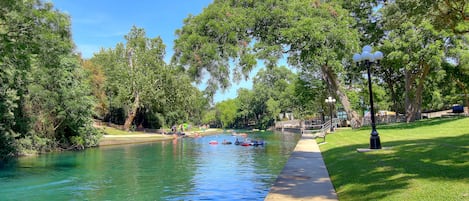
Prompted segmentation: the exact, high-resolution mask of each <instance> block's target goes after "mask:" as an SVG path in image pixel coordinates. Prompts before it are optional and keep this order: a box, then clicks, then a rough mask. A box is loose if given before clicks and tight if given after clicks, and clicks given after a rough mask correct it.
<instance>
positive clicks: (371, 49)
mask: <svg viewBox="0 0 469 201" xmlns="http://www.w3.org/2000/svg"><path fill="white" fill-rule="evenodd" d="M371 51H373V48H372V47H371V46H370V45H365V47H363V52H371Z"/></svg>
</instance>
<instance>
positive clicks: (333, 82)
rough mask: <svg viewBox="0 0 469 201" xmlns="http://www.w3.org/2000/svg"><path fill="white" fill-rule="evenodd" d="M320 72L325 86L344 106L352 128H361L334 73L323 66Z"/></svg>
mask: <svg viewBox="0 0 469 201" xmlns="http://www.w3.org/2000/svg"><path fill="white" fill-rule="evenodd" d="M321 71H322V75H323V79H324V81H325V82H326V83H327V86H328V87H329V89H330V90H331V91H333V92H334V93H335V95H336V96H337V97H338V99H339V100H340V102H341V103H342V106H344V110H345V112H346V113H347V118H348V119H350V123H351V125H352V128H359V127H361V125H362V123H361V121H360V117H359V116H358V114H357V112H356V111H355V110H353V109H352V106H351V104H350V101H349V99H348V96H347V94H345V93H344V91H343V87H341V84H340V82H339V81H338V80H337V77H336V75H335V73H334V72H332V70H331V69H330V68H329V67H328V66H327V65H323V66H322V67H321Z"/></svg>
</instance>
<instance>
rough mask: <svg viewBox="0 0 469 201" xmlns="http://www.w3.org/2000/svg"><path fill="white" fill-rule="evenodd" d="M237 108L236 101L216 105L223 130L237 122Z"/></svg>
mask: <svg viewBox="0 0 469 201" xmlns="http://www.w3.org/2000/svg"><path fill="white" fill-rule="evenodd" d="M236 106H237V104H236V100H235V99H229V100H225V101H222V102H220V103H217V104H216V105H215V108H216V111H217V113H216V116H217V117H218V118H217V119H219V120H220V122H221V125H222V127H223V128H228V127H230V126H231V125H232V124H233V123H234V122H235V119H236V112H237V111H238V108H237V107H236Z"/></svg>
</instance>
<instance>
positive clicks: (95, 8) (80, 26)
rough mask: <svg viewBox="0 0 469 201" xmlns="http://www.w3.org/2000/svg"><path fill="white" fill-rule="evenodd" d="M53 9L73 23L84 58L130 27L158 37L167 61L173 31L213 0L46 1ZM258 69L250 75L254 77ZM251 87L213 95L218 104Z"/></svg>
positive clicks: (110, 44)
mask: <svg viewBox="0 0 469 201" xmlns="http://www.w3.org/2000/svg"><path fill="white" fill-rule="evenodd" d="M49 1H50V2H52V3H53V4H54V6H55V8H56V9H58V10H60V11H62V12H65V13H67V14H68V15H70V17H71V21H72V37H73V40H74V42H75V44H76V46H77V50H78V51H79V52H81V54H82V56H83V57H84V58H91V57H92V56H93V53H94V52H97V51H99V49H100V48H102V47H103V48H114V47H115V45H116V44H117V43H119V42H125V40H124V35H126V34H127V33H128V32H129V31H130V28H131V27H132V26H133V25H135V26H137V27H140V28H144V29H145V31H146V33H147V37H150V38H153V37H157V36H160V37H161V38H162V39H163V42H164V43H165V45H166V61H169V59H170V57H171V56H172V54H173V50H172V48H173V41H174V39H175V38H176V36H175V31H176V30H177V29H180V28H181V27H182V25H183V20H184V19H185V18H186V17H187V16H189V14H192V15H197V14H199V13H201V12H202V11H203V9H204V8H205V7H207V6H208V5H209V4H210V3H212V2H213V0H138V1H135V0H134V1H131V0H80V1H77V0H49ZM258 70H259V68H256V69H255V71H253V72H251V77H252V76H254V75H255V74H256V73H257V71H258ZM241 87H242V88H248V89H251V88H252V82H251V81H246V82H241V83H240V84H235V83H233V86H232V87H231V88H230V89H228V90H227V91H226V92H224V93H223V92H218V93H217V94H215V97H214V101H215V102H219V101H221V100H225V99H228V98H235V97H236V91H237V89H238V88H241Z"/></svg>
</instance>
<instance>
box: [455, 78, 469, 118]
mask: <svg viewBox="0 0 469 201" xmlns="http://www.w3.org/2000/svg"><path fill="white" fill-rule="evenodd" d="M453 80H455V81H456V84H457V85H459V87H461V90H462V91H463V93H464V106H465V107H469V96H468V95H467V94H468V90H467V88H466V85H465V84H464V83H463V82H461V81H460V80H459V79H454V78H453ZM465 107H464V108H465ZM464 112H465V113H466V114H467V113H469V111H468V110H466V109H464Z"/></svg>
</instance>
